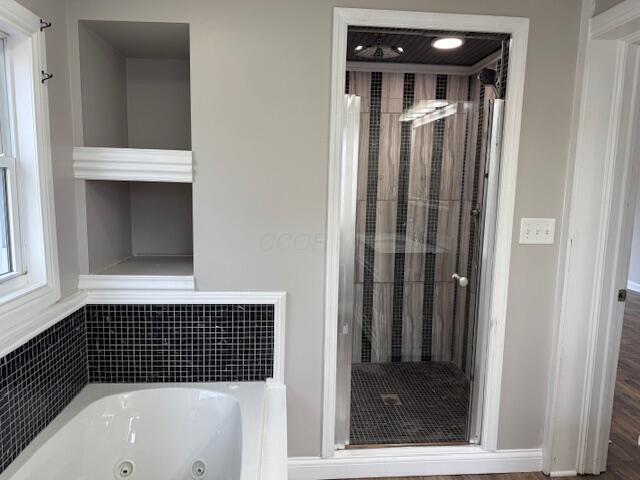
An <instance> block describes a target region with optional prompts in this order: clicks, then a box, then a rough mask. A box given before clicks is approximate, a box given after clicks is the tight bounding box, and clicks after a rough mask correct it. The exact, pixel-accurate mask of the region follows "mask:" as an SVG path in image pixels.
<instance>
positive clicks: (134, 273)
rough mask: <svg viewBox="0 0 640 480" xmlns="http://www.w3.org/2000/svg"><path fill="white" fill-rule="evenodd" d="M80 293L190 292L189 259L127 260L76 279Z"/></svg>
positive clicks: (190, 266)
mask: <svg viewBox="0 0 640 480" xmlns="http://www.w3.org/2000/svg"><path fill="white" fill-rule="evenodd" d="M78 288H80V289H81V290H194V288H195V286H194V279H193V257H191V256H141V257H130V258H127V259H125V260H123V261H121V262H118V263H116V264H115V265H112V266H110V267H108V268H106V269H105V270H103V271H101V272H99V273H94V274H88V275H80V277H79V285H78Z"/></svg>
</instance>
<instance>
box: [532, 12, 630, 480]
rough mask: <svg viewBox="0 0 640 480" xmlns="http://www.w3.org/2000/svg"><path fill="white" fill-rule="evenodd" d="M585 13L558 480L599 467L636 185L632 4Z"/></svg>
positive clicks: (552, 469) (557, 428)
mask: <svg viewBox="0 0 640 480" xmlns="http://www.w3.org/2000/svg"><path fill="white" fill-rule="evenodd" d="M593 4H594V2H593V0H586V1H585V10H586V11H587V14H586V18H587V28H586V29H585V36H584V41H583V42H582V45H581V49H584V59H583V60H579V67H578V72H577V73H578V75H579V76H581V77H582V78H581V79H580V81H579V84H578V88H577V90H578V94H579V97H578V99H577V100H578V101H577V102H576V103H577V105H576V107H577V111H576V112H577V113H576V117H577V118H576V119H577V122H576V128H575V134H574V136H573V138H572V143H573V147H572V149H573V150H574V152H573V159H572V165H570V166H569V172H568V173H569V174H568V176H567V194H566V199H567V205H566V209H565V216H568V221H565V222H563V223H564V224H565V225H566V227H565V228H566V231H563V234H562V240H561V247H562V249H563V252H562V256H561V262H560V270H559V273H558V289H559V291H560V292H561V294H560V299H559V302H558V306H557V313H556V322H555V325H556V326H555V332H554V340H553V351H552V355H553V357H552V362H551V372H550V391H549V397H548V403H547V415H546V425H545V439H544V463H543V468H544V471H545V473H548V474H550V475H552V476H558V477H559V476H573V475H576V474H599V473H601V472H603V471H604V470H605V468H606V460H607V453H608V446H609V445H608V443H609V433H610V427H611V417H612V410H613V398H614V393H615V381H616V373H617V363H618V356H619V351H620V340H621V335H622V320H623V316H624V303H623V302H618V300H617V292H618V290H619V289H626V284H627V274H628V268H629V259H630V245H631V237H632V227H633V219H634V212H635V206H636V198H637V197H636V192H637V190H638V184H639V183H640V182H639V180H638V177H639V176H640V159H639V158H638V157H639V156H640V140H639V139H638V138H636V137H637V136H636V135H635V131H637V129H638V128H639V127H640V96H639V94H640V47H639V46H638V45H640V2H638V1H637V0H626V1H624V2H622V3H620V4H618V5H617V6H615V7H613V8H611V9H609V10H607V11H605V12H603V13H601V14H599V15H597V16H595V17H593V18H589V17H591V15H592V13H593ZM584 16H585V15H583V17H584Z"/></svg>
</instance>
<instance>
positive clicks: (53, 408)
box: [0, 304, 274, 473]
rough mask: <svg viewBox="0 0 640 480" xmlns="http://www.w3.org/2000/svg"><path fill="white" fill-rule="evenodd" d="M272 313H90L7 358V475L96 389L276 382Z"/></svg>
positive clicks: (105, 308) (172, 308)
mask: <svg viewBox="0 0 640 480" xmlns="http://www.w3.org/2000/svg"><path fill="white" fill-rule="evenodd" d="M273 353H274V307H273V305H253V304H251V305H88V306H86V307H83V308H81V309H80V310H78V311H76V312H75V313H73V314H71V315H69V316H68V317H67V318H65V319H63V320H61V321H60V322H58V323H56V324H55V325H53V326H52V327H50V328H48V329H47V330H45V331H44V332H42V333H40V334H38V335H37V336H36V337H34V338H33V339H31V340H29V341H28V342H27V343H26V344H24V345H22V346H21V347H19V348H18V349H16V350H15V351H13V352H11V353H10V354H8V355H6V356H5V357H3V358H2V359H0V473H1V472H2V471H3V470H4V469H6V468H7V466H8V465H9V464H10V463H11V462H12V461H13V460H14V459H15V458H16V457H17V456H18V455H19V454H20V452H21V451H22V450H23V449H24V448H25V447H26V446H27V445H28V444H29V443H30V442H31V440H33V439H34V438H35V437H36V436H37V435H38V433H40V432H41V431H42V430H43V429H44V428H45V427H46V426H47V425H48V424H49V423H50V422H51V421H52V420H53V419H54V418H55V417H56V416H57V415H58V414H59V413H60V412H61V411H62V410H63V409H64V408H65V407H66V406H67V405H68V404H69V402H71V400H72V399H73V398H74V397H75V396H76V395H77V394H78V393H79V392H80V390H82V388H83V387H84V386H85V385H86V384H87V383H92V382H114V383H116V382H117V383H126V382H212V381H257V380H265V379H266V378H268V377H270V376H272V375H273Z"/></svg>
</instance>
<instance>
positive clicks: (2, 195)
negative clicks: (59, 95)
mask: <svg viewBox="0 0 640 480" xmlns="http://www.w3.org/2000/svg"><path fill="white" fill-rule="evenodd" d="M45 58H46V56H45V33H44V32H42V31H40V17H38V16H36V15H34V14H33V13H32V12H30V11H29V10H27V9H26V8H24V7H23V6H21V5H20V4H18V3H17V2H16V1H15V0H0V348H2V346H3V343H12V342H14V341H17V339H19V338H22V337H23V336H24V335H28V334H29V332H30V331H32V329H33V328H34V327H36V325H35V324H34V323H37V319H38V318H39V316H41V314H42V313H43V312H44V311H45V310H46V308H47V307H49V306H51V305H52V304H53V303H55V302H56V301H57V300H58V299H59V298H60V291H59V279H58V263H57V262H58V259H57V257H58V255H57V248H56V232H55V211H54V203H53V176H52V165H51V152H50V139H49V110H48V105H49V101H48V93H47V89H48V86H47V84H46V83H44V82H42V77H41V72H42V71H47V67H46V63H45Z"/></svg>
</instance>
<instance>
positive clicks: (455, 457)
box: [289, 447, 542, 480]
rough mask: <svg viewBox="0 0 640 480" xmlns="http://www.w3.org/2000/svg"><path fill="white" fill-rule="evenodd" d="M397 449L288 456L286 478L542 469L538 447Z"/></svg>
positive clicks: (312, 479) (306, 479) (311, 479)
mask: <svg viewBox="0 0 640 480" xmlns="http://www.w3.org/2000/svg"><path fill="white" fill-rule="evenodd" d="M425 448H434V449H436V448H437V447H425ZM455 448H458V449H460V453H456V451H455ZM385 450H387V449H385ZM397 450H398V453H397V454H396V455H388V456H381V455H376V454H375V453H370V454H369V455H366V454H364V455H363V454H361V453H357V451H356V450H349V451H342V452H337V454H336V456H335V457H333V458H320V457H290V458H289V480H324V479H351V478H373V477H406V476H428V475H477V474H489V473H520V472H539V471H541V470H542V450H541V449H530V450H498V451H496V452H488V451H484V450H482V449H480V448H478V447H453V448H450V449H448V451H443V453H435V454H403V453H402V452H401V451H400V450H401V449H397ZM422 450H423V451H424V449H422ZM368 451H369V452H375V451H374V450H368ZM351 452H356V453H355V454H352V453H351Z"/></svg>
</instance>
